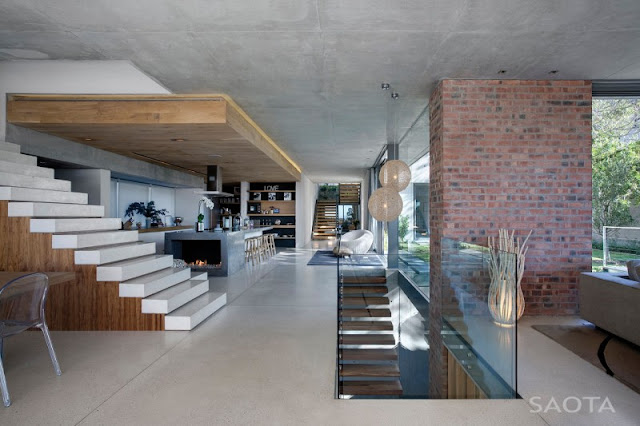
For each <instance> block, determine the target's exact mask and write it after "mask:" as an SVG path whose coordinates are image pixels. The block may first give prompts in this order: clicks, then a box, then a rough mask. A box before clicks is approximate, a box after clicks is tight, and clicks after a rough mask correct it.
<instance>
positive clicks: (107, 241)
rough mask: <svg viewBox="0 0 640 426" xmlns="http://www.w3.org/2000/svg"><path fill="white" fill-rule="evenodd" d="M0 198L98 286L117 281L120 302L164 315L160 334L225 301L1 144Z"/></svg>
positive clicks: (199, 276) (204, 280)
mask: <svg viewBox="0 0 640 426" xmlns="http://www.w3.org/2000/svg"><path fill="white" fill-rule="evenodd" d="M0 200H4V201H8V216H9V217H27V218H30V221H29V224H30V231H31V232H32V233H41V234H42V233H44V234H51V245H52V248H53V249H72V250H74V259H75V264H76V265H95V269H96V279H97V281H106V282H113V281H115V282H119V283H120V284H119V286H118V287H119V297H124V298H139V299H142V301H141V309H142V313H143V314H163V315H164V328H165V330H191V329H193V328H194V327H196V326H197V325H198V324H200V323H201V322H202V321H204V320H205V319H206V318H208V317H209V316H211V315H212V314H213V313H214V312H216V311H217V310H219V309H220V308H222V307H223V306H224V305H225V304H226V302H227V296H226V293H215V292H210V291H209V280H208V277H207V274H206V273H192V272H191V270H190V269H188V268H186V269H185V268H174V267H173V257H172V256H169V255H157V254H156V247H155V243H143V242H140V241H139V239H138V232H137V231H123V230H120V229H121V221H120V219H118V218H115V219H114V218H105V217H104V216H105V209H104V207H103V206H93V205H89V204H88V195H87V194H83V193H76V192H71V183H70V182H68V181H64V180H59V179H54V171H53V170H52V169H48V168H44V167H38V166H37V159H36V157H32V156H29V155H23V154H21V153H20V147H19V145H16V144H12V143H8V142H2V141H0ZM97 285H100V284H99V283H97Z"/></svg>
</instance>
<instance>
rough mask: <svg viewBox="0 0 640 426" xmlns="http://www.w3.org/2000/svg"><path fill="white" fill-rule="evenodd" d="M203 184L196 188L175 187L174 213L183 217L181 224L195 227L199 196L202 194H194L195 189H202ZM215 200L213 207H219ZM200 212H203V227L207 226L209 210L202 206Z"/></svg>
mask: <svg viewBox="0 0 640 426" xmlns="http://www.w3.org/2000/svg"><path fill="white" fill-rule="evenodd" d="M204 189H205V187H204V184H203V185H202V186H201V187H197V188H177V189H176V214H175V216H180V217H182V218H183V219H184V221H183V222H182V224H183V225H193V226H194V227H195V223H196V220H197V219H198V206H199V204H200V198H202V195H198V194H196V191H204ZM214 202H215V207H214V208H215V209H220V206H219V205H218V202H217V201H214ZM201 211H202V214H204V227H205V228H209V225H210V224H209V222H210V220H209V217H210V214H209V213H210V210H209V209H207V208H205V207H204V206H202V210H201Z"/></svg>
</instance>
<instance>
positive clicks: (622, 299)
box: [579, 272, 640, 345]
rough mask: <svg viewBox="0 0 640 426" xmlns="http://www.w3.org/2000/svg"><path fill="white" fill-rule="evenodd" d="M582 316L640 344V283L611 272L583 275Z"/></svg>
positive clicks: (581, 284)
mask: <svg viewBox="0 0 640 426" xmlns="http://www.w3.org/2000/svg"><path fill="white" fill-rule="evenodd" d="M579 294H580V316H581V317H582V318H583V319H585V320H587V321H589V322H591V323H593V324H594V325H596V326H598V327H600V328H602V329H604V330H606V331H608V332H609V333H611V334H615V335H616V336H618V337H622V338H623V339H626V340H628V341H630V342H632V343H635V344H636V345H640V283H639V282H637V281H633V280H630V279H628V277H622V276H617V275H613V274H610V273H608V272H585V273H582V274H581V275H580V293H579Z"/></svg>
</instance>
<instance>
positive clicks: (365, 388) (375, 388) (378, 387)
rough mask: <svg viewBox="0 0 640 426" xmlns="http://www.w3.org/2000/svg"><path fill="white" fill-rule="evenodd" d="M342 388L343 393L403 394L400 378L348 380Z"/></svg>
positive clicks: (343, 383)
mask: <svg viewBox="0 0 640 426" xmlns="http://www.w3.org/2000/svg"><path fill="white" fill-rule="evenodd" d="M340 389H341V394H342V395H398V396H400V395H402V384H401V383H400V381H399V380H358V381H351V380H348V381H344V382H342V384H341V386H340Z"/></svg>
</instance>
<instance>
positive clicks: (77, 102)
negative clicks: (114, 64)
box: [7, 94, 301, 181]
mask: <svg viewBox="0 0 640 426" xmlns="http://www.w3.org/2000/svg"><path fill="white" fill-rule="evenodd" d="M7 121H8V122H9V123H11V124H15V125H18V126H22V127H28V128H32V129H34V130H37V131H40V132H44V133H50V134H55V135H57V136H61V137H64V138H67V139H70V140H73V141H74V142H79V143H86V144H88V145H92V146H97V147H100V148H102V149H106V150H113V151H114V152H118V153H120V154H123V155H129V156H135V157H137V158H140V157H139V155H137V154H136V153H135V152H134V151H135V150H136V149H138V150H139V149H140V148H141V147H146V148H153V144H154V141H153V136H150V135H160V136H159V137H160V138H163V137H164V138H166V135H171V134H172V132H173V131H174V130H175V132H173V134H175V133H177V134H179V133H180V132H181V131H182V132H184V131H185V129H201V131H200V132H196V133H199V138H198V139H197V140H193V141H185V142H183V143H182V145H181V148H182V149H183V150H186V149H189V144H190V143H193V145H194V146H193V149H194V152H198V151H197V150H198V149H201V147H202V142H203V141H205V140H206V141H210V146H211V148H212V149H214V150H215V148H216V143H217V144H218V145H221V146H222V145H225V146H226V149H227V151H226V152H228V153H229V156H230V157H231V156H234V155H235V154H237V155H238V157H239V158H241V157H242V158H244V160H245V161H247V160H248V156H250V152H246V147H251V149H255V150H257V151H258V152H256V155H255V157H256V163H257V164H256V165H255V167H256V168H255V169H254V170H255V172H256V175H259V171H260V168H261V166H264V167H267V168H269V173H271V174H273V168H274V167H279V168H280V169H282V171H283V172H284V173H282V175H283V177H289V178H293V179H294V180H296V181H297V180H300V178H301V169H300V167H299V166H298V165H297V164H296V163H295V162H294V161H293V160H292V159H291V158H290V157H289V156H288V155H287V154H286V153H285V152H284V151H283V150H282V149H281V148H280V147H279V146H278V145H277V144H276V143H275V142H274V141H273V140H272V139H271V138H270V137H269V136H268V135H267V134H266V133H265V132H264V131H263V130H262V129H261V128H260V127H259V126H258V125H257V124H256V123H255V122H254V121H253V120H252V119H251V118H250V117H249V116H248V115H247V114H246V113H245V112H244V111H243V110H242V109H241V108H240V107H239V106H238V105H237V104H236V103H235V102H234V101H233V99H231V98H230V97H229V96H227V95H224V94H222V95H221V94H214V95H23V94H14V95H10V96H9V98H8V102H7ZM92 126H94V128H95V129H96V130H99V132H100V133H99V134H100V135H101V136H102V137H104V135H105V133H107V134H108V133H109V129H110V128H112V133H113V135H114V138H116V139H119V140H120V141H122V140H127V141H128V142H129V143H130V146H131V151H130V152H127V151H126V150H125V151H123V149H122V147H120V148H115V147H111V144H110V143H105V144H103V146H99V145H97V144H96V141H95V140H94V139H93V138H91V137H90V135H89V134H88V131H89V130H91V129H92ZM221 126H222V127H221ZM224 128H227V129H229V130H228V132H226V134H225V132H224ZM221 129H222V130H221ZM221 131H222V133H221ZM234 134H235V135H237V136H233V135H234ZM220 135H224V136H220ZM216 138H221V139H220V140H219V141H218V140H217V139H216ZM103 140H104V142H109V141H108V138H107V139H103ZM234 140H237V145H238V150H237V151H234V150H232V149H229V143H230V142H232V141H234ZM163 143H166V141H163V140H158V141H157V143H156V144H155V145H156V146H159V147H161V146H162V144H163ZM198 143H200V145H198ZM247 143H248V145H247ZM165 146H166V145H165ZM134 147H135V148H134ZM164 153H167V154H170V148H169V149H167V148H165V149H164ZM168 156H170V155H168ZM265 156H266V158H265ZM204 157H205V158H203V159H202V160H201V161H202V162H203V164H202V166H204V165H206V163H207V161H211V160H207V159H206V156H204ZM265 160H267V162H268V160H271V161H272V163H271V165H269V164H265V163H264V161H265ZM170 163H174V164H175V165H176V166H182V167H185V166H184V165H181V164H180V162H179V161H170ZM249 163H250V161H247V164H244V165H243V164H236V165H235V167H236V168H239V167H243V168H245V169H246V170H247V171H246V172H245V173H250V171H251V170H252V168H253V167H254V165H253V164H249ZM274 163H275V164H274ZM192 166H193V165H192V164H191V165H189V166H186V168H191V167H192Z"/></svg>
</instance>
